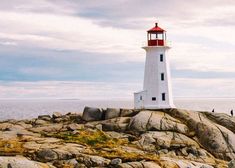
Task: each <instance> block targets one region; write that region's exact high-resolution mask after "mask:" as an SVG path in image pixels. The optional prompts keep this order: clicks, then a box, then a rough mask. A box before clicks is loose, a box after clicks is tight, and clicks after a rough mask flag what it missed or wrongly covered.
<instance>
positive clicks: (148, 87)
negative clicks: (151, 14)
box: [134, 23, 175, 109]
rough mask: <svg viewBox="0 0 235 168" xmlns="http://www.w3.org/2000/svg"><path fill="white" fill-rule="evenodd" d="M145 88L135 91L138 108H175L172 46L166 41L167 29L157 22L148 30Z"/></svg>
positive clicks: (135, 104) (135, 103) (136, 106)
mask: <svg viewBox="0 0 235 168" xmlns="http://www.w3.org/2000/svg"><path fill="white" fill-rule="evenodd" d="M142 48H143V49H144V50H145V51H146V61H145V72H144V86H143V90H142V91H140V92H137V93H134V106H135V108H136V109H162V108H173V107H175V106H174V103H173V98H172V88H171V75H170V66H169V57H168V55H167V52H168V50H169V49H170V47H169V46H168V45H167V41H166V31H165V30H164V29H162V28H160V27H159V26H158V24H157V23H156V24H155V27H153V28H152V29H150V30H148V31H147V44H146V45H145V46H144V47H142Z"/></svg>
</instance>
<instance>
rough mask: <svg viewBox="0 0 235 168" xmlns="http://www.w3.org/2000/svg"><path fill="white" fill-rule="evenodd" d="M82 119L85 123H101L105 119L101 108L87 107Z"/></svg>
mask: <svg viewBox="0 0 235 168" xmlns="http://www.w3.org/2000/svg"><path fill="white" fill-rule="evenodd" d="M82 119H83V120H85V121H99V120H102V119H103V112H102V111H101V110H100V109H99V108H92V107H85V108H84V111H83V115H82Z"/></svg>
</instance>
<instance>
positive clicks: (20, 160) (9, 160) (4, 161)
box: [0, 156, 51, 168]
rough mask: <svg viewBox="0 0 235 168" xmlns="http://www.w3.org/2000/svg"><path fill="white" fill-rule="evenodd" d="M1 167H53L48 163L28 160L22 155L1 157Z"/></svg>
mask: <svg viewBox="0 0 235 168" xmlns="http://www.w3.org/2000/svg"><path fill="white" fill-rule="evenodd" d="M0 167H1V168H51V167H49V166H48V165H47V164H44V163H39V162H35V161H31V160H28V159H27V158H25V157H22V156H16V157H0Z"/></svg>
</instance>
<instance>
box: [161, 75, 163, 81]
mask: <svg viewBox="0 0 235 168" xmlns="http://www.w3.org/2000/svg"><path fill="white" fill-rule="evenodd" d="M161 80H162V81H164V73H161Z"/></svg>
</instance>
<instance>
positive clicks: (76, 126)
mask: <svg viewBox="0 0 235 168" xmlns="http://www.w3.org/2000/svg"><path fill="white" fill-rule="evenodd" d="M83 128H84V124H76V123H72V124H69V125H68V126H67V129H68V130H70V131H75V130H80V129H83Z"/></svg>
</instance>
